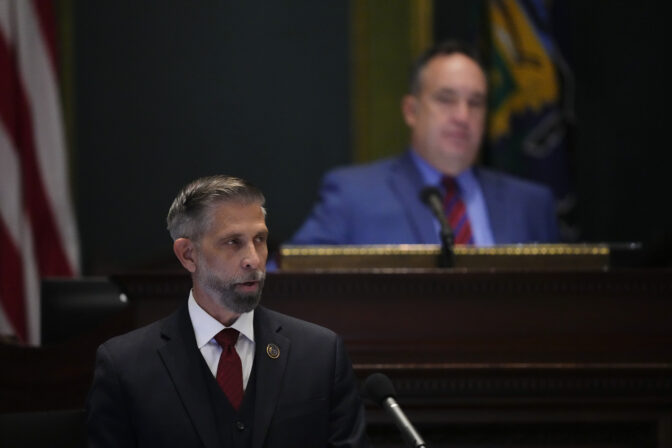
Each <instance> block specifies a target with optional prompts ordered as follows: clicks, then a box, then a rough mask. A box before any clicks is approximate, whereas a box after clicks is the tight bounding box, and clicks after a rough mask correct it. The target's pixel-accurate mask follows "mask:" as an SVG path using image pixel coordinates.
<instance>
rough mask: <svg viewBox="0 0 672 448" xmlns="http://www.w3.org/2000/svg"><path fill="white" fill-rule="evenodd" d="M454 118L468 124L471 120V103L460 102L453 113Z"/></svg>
mask: <svg viewBox="0 0 672 448" xmlns="http://www.w3.org/2000/svg"><path fill="white" fill-rule="evenodd" d="M453 117H454V118H455V119H456V120H458V121H460V122H466V121H467V120H468V119H469V103H467V101H458V102H457V104H456V105H455V109H454V111H453Z"/></svg>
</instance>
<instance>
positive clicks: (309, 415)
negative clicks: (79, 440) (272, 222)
mask: <svg viewBox="0 0 672 448" xmlns="http://www.w3.org/2000/svg"><path fill="white" fill-rule="evenodd" d="M263 204H264V197H263V195H262V193H261V192H260V191H259V190H258V189H256V188H255V187H253V186H251V185H250V184H248V183H246V182H245V181H242V180H240V179H237V178H232V177H226V176H213V177H208V178H202V179H198V180H196V181H194V182H192V183H191V184H189V185H188V186H186V187H185V188H184V189H183V190H182V191H181V192H180V193H179V194H178V196H177V197H176V199H175V200H174V202H173V204H172V206H171V208H170V212H169V213H168V219H167V220H168V230H169V231H170V234H171V236H172V238H173V240H174V243H173V250H174V252H175V255H176V256H177V258H178V259H179V260H180V263H181V264H182V266H184V268H185V269H187V270H188V271H189V272H190V273H191V277H192V282H193V288H192V290H191V293H190V296H189V299H188V301H187V302H186V303H185V304H184V305H183V306H181V307H180V308H179V309H178V310H177V311H176V312H175V313H174V314H172V315H171V316H169V317H167V318H165V319H163V320H161V321H159V322H156V323H154V324H151V325H149V326H147V327H144V328H141V329H138V330H135V331H133V332H131V333H128V334H125V335H123V336H119V337H116V338H113V339H111V340H110V341H108V342H106V343H105V344H103V345H101V346H100V348H99V349H98V353H97V356H96V369H95V374H94V380H93V385H92V387H91V390H90V393H89V397H88V400H87V426H88V437H89V443H90V446H92V447H115V448H118V447H131V446H132V447H181V448H182V447H207V448H215V447H252V448H262V447H269V448H270V447H287V448H290V447H291V448H298V447H365V446H368V442H367V441H366V437H365V422H364V415H363V406H362V403H361V399H360V397H359V394H358V389H357V387H356V380H355V378H354V374H353V371H352V366H351V363H350V360H349V358H348V356H347V353H346V351H345V347H344V346H343V343H342V341H341V339H340V338H339V337H338V336H337V335H336V334H334V333H333V332H331V331H330V330H327V329H325V328H322V327H319V326H317V325H313V324H310V323H308V322H304V321H300V320H298V319H294V318H291V317H289V316H285V315H282V314H279V313H276V312H273V311H271V310H268V309H265V308H264V307H262V306H258V303H259V301H260V297H261V290H262V287H263V283H264V276H265V270H264V269H265V268H264V266H265V263H266V257H267V247H266V240H267V235H268V229H267V228H266V224H265V210H264V208H263Z"/></svg>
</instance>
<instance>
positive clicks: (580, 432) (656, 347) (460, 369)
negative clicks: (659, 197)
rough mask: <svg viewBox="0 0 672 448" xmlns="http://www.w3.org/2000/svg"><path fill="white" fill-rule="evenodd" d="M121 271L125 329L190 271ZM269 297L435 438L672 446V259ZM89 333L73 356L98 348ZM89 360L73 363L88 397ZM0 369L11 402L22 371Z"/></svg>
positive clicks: (326, 284)
mask: <svg viewBox="0 0 672 448" xmlns="http://www.w3.org/2000/svg"><path fill="white" fill-rule="evenodd" d="M113 279H114V280H115V281H116V282H118V283H119V284H120V285H121V286H122V289H123V290H124V291H125V292H126V294H127V296H128V297H129V303H130V305H131V306H129V307H128V308H129V309H128V310H127V311H125V317H124V319H117V321H118V322H120V324H119V325H118V326H117V327H116V329H117V331H119V332H121V331H125V329H126V328H124V327H137V326H140V325H142V324H145V323H148V322H150V321H153V320H155V319H157V318H160V317H162V316H164V315H166V314H167V313H169V312H170V311H171V310H172V309H174V308H175V307H176V306H178V305H179V303H181V302H182V301H183V300H184V299H185V298H186V295H187V294H188V290H189V285H190V283H189V278H188V277H187V276H185V275H177V276H157V275H125V276H117V277H114V278H113ZM262 303H263V304H264V305H265V306H267V307H269V308H272V309H275V310H277V311H281V312H284V313H287V314H291V315H294V316H296V317H299V318H303V319H306V320H309V321H312V322H315V323H318V324H321V325H324V326H326V327H329V328H331V329H333V330H334V331H336V332H338V333H339V334H341V335H342V336H343V338H344V340H345V343H346V346H347V347H348V351H349V353H350V356H351V358H352V360H353V364H354V367H355V370H356V373H357V375H358V376H359V377H360V379H364V378H365V377H366V376H368V375H369V374H370V373H373V372H384V373H386V374H387V375H388V376H390V377H391V378H392V380H393V383H394V384H395V387H396V389H397V392H398V395H399V397H398V400H399V402H400V403H401V404H402V406H403V407H404V409H405V410H406V411H407V413H408V415H409V416H410V417H411V419H412V420H413V421H414V423H415V424H416V426H417V427H418V428H419V430H420V431H421V433H422V434H423V436H424V437H425V439H426V441H427V442H428V446H432V447H438V446H457V445H459V446H478V444H479V443H481V445H482V444H483V443H485V444H488V443H489V444H491V445H492V444H495V443H496V444H498V445H497V446H500V445H504V446H515V445H516V444H517V445H519V446H520V445H525V446H531V445H533V446H558V447H559V446H563V447H567V446H584V447H585V446H597V445H599V446H613V447H616V446H618V447H625V446H628V447H629V446H633V447H634V446H637V447H639V446H652V447H669V446H672V429H671V428H672V271H670V270H622V271H580V272H568V271H563V272H550V271H543V272H542V271H538V272H534V271H528V272H521V271H516V272H513V271H508V272H507V271H503V270H493V271H457V270H451V271H443V270H438V269H429V270H422V271H419V270H416V271H409V270H404V271H376V272H335V273H334V272H332V273H309V272H292V273H275V274H269V276H268V279H267V283H266V287H265V290H264V297H263V299H262ZM127 329H130V328H127ZM109 331H110V329H109V328H108V329H107V332H108V333H109ZM88 341H89V345H88V346H85V347H84V348H82V349H79V351H78V349H72V351H71V353H72V356H79V357H80V358H81V357H82V356H85V357H86V358H87V359H92V356H93V355H92V353H91V352H90V350H91V348H90V347H91V346H92V345H93V343H92V342H93V341H95V342H96V343H97V342H98V341H97V340H96V337H95V336H91V335H89V337H88ZM51 350H53V348H52V349H51ZM82 350H87V351H89V352H87V353H86V354H85V355H82V354H81V353H80V352H81V351H82ZM63 353H64V354H63V355H62V356H63V357H62V358H61V359H62V363H61V365H62V366H66V365H68V362H69V361H68V355H67V353H68V350H63ZM77 353H79V354H77ZM2 359H6V358H4V353H3V352H2V350H0V360H2ZM13 359H14V361H13V362H18V361H16V358H13ZM2 364H3V365H6V364H5V361H4V360H3V361H2ZM56 365H59V362H58V361H56ZM76 365H79V364H76ZM91 367H92V364H91V366H90V368H91ZM90 368H89V369H90ZM1 370H2V371H6V369H1ZM83 370H84V368H83V367H81V366H80V367H79V368H78V370H77V371H76V372H70V373H69V374H65V373H64V375H66V376H68V375H70V377H71V380H70V381H69V382H67V383H65V386H64V387H65V388H68V389H69V390H71V391H72V394H71V399H74V400H80V401H79V402H81V403H83V400H84V395H82V390H84V389H85V387H82V386H83V384H82V383H83V379H85V378H90V370H88V371H86V372H84V371H83ZM67 371H68V370H67V368H66V367H63V372H67ZM0 380H1V381H0V384H2V390H0V394H1V395H0V403H6V402H7V401H6V400H5V398H4V397H7V390H8V389H11V388H12V384H9V383H7V373H6V372H5V373H0ZM12 380H13V381H16V380H17V378H16V377H13V379H12ZM32 380H33V381H34V382H36V383H38V384H39V383H40V382H43V381H46V380H45V379H44V378H42V377H40V376H39V375H37V374H36V375H34V376H33V377H32ZM63 381H66V379H64V380H63ZM89 381H90V379H89ZM14 386H16V385H14ZM86 386H88V384H86ZM23 396H24V398H26V400H23V401H22V402H21V403H23V406H24V408H25V407H30V406H33V405H34V404H35V403H37V402H38V401H39V404H40V409H45V405H46V404H47V403H45V400H44V399H41V400H36V399H35V397H31V396H30V394H24V395H23ZM15 398H16V397H15ZM51 399H52V401H51V402H50V407H49V408H54V407H58V406H60V405H59V403H58V397H56V396H54V397H52V398H51ZM47 401H49V400H47ZM13 403H14V407H15V408H16V405H17V401H16V399H14V401H13ZM19 404H20V403H19ZM368 419H369V432H370V434H371V437H372V439H373V441H374V442H376V443H375V445H376V446H379V447H380V446H402V443H401V440H400V438H399V436H398V435H397V433H396V430H394V429H393V428H391V427H390V422H389V420H388V419H387V417H386V416H385V415H383V414H382V412H381V411H379V410H378V409H376V408H375V407H374V406H372V405H370V406H369V407H368ZM507 444H508V445H507Z"/></svg>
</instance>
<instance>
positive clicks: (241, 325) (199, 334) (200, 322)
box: [187, 290, 254, 349]
mask: <svg viewBox="0 0 672 448" xmlns="http://www.w3.org/2000/svg"><path fill="white" fill-rule="evenodd" d="M187 306H188V307H189V317H190V318H191V325H192V326H193V327H194V335H195V336H196V344H197V345H198V348H199V349H200V348H202V347H203V346H205V345H206V344H208V343H209V342H210V341H211V340H213V338H214V337H215V335H216V334H217V333H219V332H220V331H222V330H223V329H225V328H235V329H236V330H238V331H239V332H240V334H242V335H243V336H245V337H246V338H247V339H249V340H250V341H252V342H254V310H252V311H250V312H249V313H243V314H241V315H240V317H238V319H236V321H235V322H234V323H233V325H231V327H227V326H225V325H224V324H222V323H221V322H220V321H218V320H217V319H215V318H214V317H212V316H211V315H209V314H208V313H207V311H205V310H204V309H203V308H201V306H200V305H199V304H198V303H196V299H194V292H193V290H192V291H189V301H188V302H187Z"/></svg>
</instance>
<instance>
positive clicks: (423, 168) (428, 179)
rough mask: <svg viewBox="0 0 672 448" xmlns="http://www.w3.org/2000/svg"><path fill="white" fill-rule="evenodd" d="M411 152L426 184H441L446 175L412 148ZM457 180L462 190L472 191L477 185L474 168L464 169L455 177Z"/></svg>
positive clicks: (412, 158)
mask: <svg viewBox="0 0 672 448" xmlns="http://www.w3.org/2000/svg"><path fill="white" fill-rule="evenodd" d="M410 153H411V160H413V163H414V164H415V167H416V168H417V169H418V171H419V172H420V176H422V180H423V181H424V183H425V185H434V186H441V178H442V177H443V176H444V174H443V173H442V172H440V171H439V170H437V169H436V168H434V167H433V166H432V165H430V164H429V162H427V161H426V160H425V159H423V158H422V157H421V156H420V155H418V153H417V152H415V151H414V150H412V149H411V151H410ZM455 181H456V182H457V184H458V185H459V186H460V190H461V191H463V192H465V191H472V190H473V188H474V186H476V185H477V181H476V175H475V174H474V169H473V168H469V169H466V170H464V171H462V172H461V173H460V174H459V175H458V176H457V177H456V178H455Z"/></svg>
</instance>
